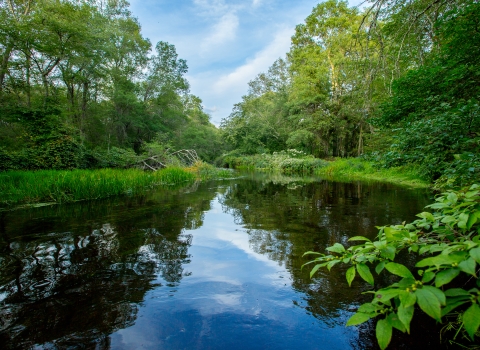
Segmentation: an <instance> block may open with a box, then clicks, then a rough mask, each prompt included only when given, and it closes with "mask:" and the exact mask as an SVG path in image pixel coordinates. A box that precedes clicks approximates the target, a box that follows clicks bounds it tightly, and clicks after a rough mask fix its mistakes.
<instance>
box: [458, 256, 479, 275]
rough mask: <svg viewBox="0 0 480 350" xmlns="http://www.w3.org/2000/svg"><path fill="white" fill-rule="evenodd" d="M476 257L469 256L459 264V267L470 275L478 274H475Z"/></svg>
mask: <svg viewBox="0 0 480 350" xmlns="http://www.w3.org/2000/svg"><path fill="white" fill-rule="evenodd" d="M475 265H476V262H475V259H473V258H469V259H467V260H464V261H462V262H461V263H460V264H458V268H459V269H460V270H462V271H463V272H465V273H468V274H469V275H472V276H476V274H475Z"/></svg>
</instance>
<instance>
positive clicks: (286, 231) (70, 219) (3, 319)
mask: <svg viewBox="0 0 480 350" xmlns="http://www.w3.org/2000/svg"><path fill="white" fill-rule="evenodd" d="M428 196H429V194H428V193H426V192H425V191H423V190H408V189H405V188H399V187H395V186H393V185H385V184H364V183H363V184H362V183H334V182H328V181H323V180H316V181H308V180H307V181H305V180H299V179H291V178H286V177H281V176H276V177H272V176H266V175H261V176H257V175H250V176H247V177H245V178H241V179H236V180H229V181H218V182H208V183H201V184H196V185H195V186H193V187H191V188H187V189H183V190H180V191H170V192H166V191H158V192H154V193H150V194H149V195H148V196H144V197H131V198H128V197H127V198H120V199H111V200H106V201H95V202H88V203H87V202H85V203H78V204H72V205H63V206H56V207H43V208H36V209H29V210H17V211H12V212H3V213H0V217H1V219H0V344H3V345H2V346H3V347H4V348H6V349H14V348H21V349H25V348H40V349H43V348H47V349H55V348H59V349H65V348H72V349H73V348H92V349H94V348H98V349H110V348H111V349H134V348H146V349H365V348H371V349H375V348H376V345H375V341H374V335H373V330H372V327H371V325H364V326H362V327H360V328H355V327H348V328H345V327H344V324H345V322H346V320H347V319H348V317H349V316H350V315H351V314H352V312H353V311H354V310H355V307H356V306H358V303H359V302H361V301H362V300H363V298H365V297H363V296H362V294H361V292H363V291H366V290H368V288H369V287H368V285H366V284H365V283H362V282H361V281H359V280H356V281H355V282H354V283H353V286H352V288H348V285H347V283H346V281H345V278H344V276H343V275H342V271H344V270H342V269H341V268H334V269H333V270H332V272H331V273H328V272H326V271H321V273H319V274H317V276H316V277H315V278H314V279H312V280H311V279H310V278H309V276H308V269H305V270H304V271H302V270H301V269H300V267H301V265H302V264H303V263H305V262H306V261H307V259H305V258H303V257H302V254H303V253H304V252H305V251H307V250H316V251H324V249H325V247H326V246H328V245H331V244H333V243H335V242H342V243H344V244H345V243H347V240H348V238H349V237H351V236H354V235H364V236H367V237H371V238H373V237H374V236H375V234H376V229H375V226H378V225H385V224H394V223H400V222H402V221H404V220H407V221H408V220H412V219H413V218H414V215H415V214H416V213H417V212H419V211H421V209H422V208H423V206H424V205H426V204H427V202H428V201H429V198H428ZM404 341H405V338H400V339H398V340H397V343H398V345H397V348H409V347H408V346H407V345H402V344H404V343H403V342H404ZM394 348H395V344H394Z"/></svg>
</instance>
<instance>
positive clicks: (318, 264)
mask: <svg viewBox="0 0 480 350" xmlns="http://www.w3.org/2000/svg"><path fill="white" fill-rule="evenodd" d="M427 208H430V209H433V210H434V211H433V213H431V212H423V213H420V214H418V215H417V216H418V217H419V219H417V220H415V221H413V222H412V223H408V224H405V223H403V224H401V225H393V226H384V227H380V228H379V229H380V231H379V233H378V236H377V238H376V240H374V241H371V240H370V239H368V238H365V237H362V236H357V237H353V238H350V240H349V241H352V242H358V241H363V242H365V243H362V244H358V245H352V246H350V247H344V246H343V245H342V244H340V243H335V244H334V245H333V246H330V247H328V248H326V250H327V251H328V253H327V254H322V253H315V252H307V253H305V254H317V255H318V257H317V258H316V259H314V260H312V261H310V262H309V263H307V264H312V263H313V264H315V266H314V267H313V269H312V270H311V273H310V275H311V276H313V274H315V272H316V271H318V269H320V268H322V267H327V268H328V270H330V269H332V268H333V266H335V265H337V264H348V265H351V267H350V268H349V269H348V270H347V271H346V279H347V282H348V284H349V285H351V284H352V282H353V281H354V279H355V276H356V274H358V275H359V276H360V277H361V278H362V279H363V280H365V281H366V282H367V283H369V284H371V285H372V286H375V287H377V289H376V290H374V291H369V292H367V293H372V294H373V300H372V302H370V303H365V304H362V305H361V306H360V307H359V309H358V311H357V313H356V314H354V315H353V316H352V317H351V318H350V319H349V321H348V322H347V326H354V325H358V324H361V323H364V322H366V321H368V320H370V319H376V321H377V325H376V335H377V340H378V344H379V345H380V347H381V348H382V349H385V348H386V347H387V346H388V344H389V343H390V340H391V338H392V330H393V328H395V329H397V330H399V331H401V332H408V333H410V323H411V321H412V318H413V316H414V313H415V310H417V312H418V309H420V310H422V311H423V312H424V313H426V314H427V315H428V316H430V317H432V318H433V319H435V320H437V321H438V322H442V320H443V321H445V320H446V319H447V320H448V319H449V318H450V319H451V318H452V316H453V319H454V321H453V322H452V323H451V324H450V325H449V326H448V327H447V328H446V329H454V330H455V331H454V332H453V333H454V334H453V336H452V340H451V343H455V342H456V343H462V342H463V343H465V342H467V343H468V342H473V343H475V342H476V341H477V340H478V337H479V336H480V331H479V327H480V290H479V288H480V278H479V276H478V268H479V266H480V265H477V264H480V186H479V185H472V186H471V187H470V188H466V189H464V190H461V191H449V192H446V193H443V194H441V195H439V196H438V197H437V198H436V202H435V203H434V204H431V205H428V206H427ZM401 252H408V253H409V254H410V255H414V256H415V257H416V261H417V263H416V264H414V263H412V264H411V266H408V264H405V265H404V264H400V263H397V262H395V261H396V260H399V259H398V256H399V255H400V253H401ZM401 260H402V261H412V260H411V259H405V258H404V257H403V258H402V259H401ZM413 264H414V265H413ZM373 267H374V269H375V273H376V275H377V276H376V277H375V276H374V274H372V272H371V268H373ZM412 271H413V272H412ZM385 274H388V275H393V276H390V277H391V278H394V279H395V280H396V281H395V283H393V284H390V285H388V286H384V285H382V282H381V279H382V277H384V276H382V275H385ZM391 278H390V279H388V280H389V281H391ZM378 287H380V288H378ZM456 319H460V320H461V322H460V323H459V322H456ZM455 328H457V329H455Z"/></svg>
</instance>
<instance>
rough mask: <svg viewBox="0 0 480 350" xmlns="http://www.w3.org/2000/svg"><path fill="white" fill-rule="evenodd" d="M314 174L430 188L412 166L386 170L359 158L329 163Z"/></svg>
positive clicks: (335, 178) (333, 177)
mask: <svg viewBox="0 0 480 350" xmlns="http://www.w3.org/2000/svg"><path fill="white" fill-rule="evenodd" d="M314 174H315V175H319V176H322V177H325V178H327V179H334V180H373V181H381V182H389V183H394V184H399V185H406V186H410V187H418V188H426V187H431V186H432V184H431V183H430V181H428V180H427V179H425V178H424V177H422V176H421V175H420V173H419V171H418V170H417V169H416V168H415V167H413V166H403V167H395V168H388V169H387V168H381V167H379V166H378V164H376V163H374V162H369V161H365V160H362V159H359V158H347V159H336V160H334V161H329V162H328V165H327V166H324V167H321V168H317V169H315V172H314Z"/></svg>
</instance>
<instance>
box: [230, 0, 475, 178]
mask: <svg viewBox="0 0 480 350" xmlns="http://www.w3.org/2000/svg"><path fill="white" fill-rule="evenodd" d="M479 23H480V5H479V4H478V3H477V2H475V1H430V0H427V1H424V0H416V1H404V0H396V1H392V2H384V1H374V2H372V3H370V6H367V7H365V8H364V9H363V10H359V9H358V8H355V7H349V6H348V4H347V2H345V1H336V0H329V1H326V2H322V3H320V4H318V5H317V6H316V7H315V8H314V9H313V11H312V13H311V14H310V15H309V16H308V17H307V18H306V20H305V23H302V24H299V25H298V26H297V27H296V30H295V35H294V36H293V37H292V41H291V48H290V51H289V52H288V53H287V55H286V57H285V58H280V59H278V60H277V61H275V62H274V63H273V64H272V66H271V67H270V68H269V69H268V71H267V72H264V73H261V74H259V75H258V76H257V77H256V78H255V79H254V80H252V81H251V82H250V83H249V91H248V94H247V95H245V96H243V98H242V101H241V102H239V103H238V104H236V105H235V107H234V110H233V112H232V113H231V115H230V116H229V117H228V118H226V119H224V120H223V123H222V132H223V136H224V139H225V140H226V142H227V145H228V146H229V147H231V155H233V156H234V157H235V156H237V157H238V155H245V154H247V155H248V154H249V155H252V154H262V153H265V154H269V153H272V152H282V151H285V150H297V151H301V152H303V153H305V154H309V155H313V156H314V157H316V158H330V157H362V158H364V159H365V160H370V161H373V162H374V163H375V164H376V166H377V167H378V168H391V167H398V166H404V167H405V166H407V167H408V166H410V167H413V168H415V169H416V171H417V172H418V173H419V175H421V176H423V177H424V178H426V179H428V181H437V183H438V184H441V185H443V186H447V187H448V186H461V185H467V184H469V183H471V182H472V181H474V180H475V179H478V178H479V176H480V172H479V171H480V167H479V164H480V158H479V150H480V134H479V130H480V117H479V111H480V109H479V101H478V98H479V96H480V95H479V92H480V80H479V79H480V66H479V64H480V60H479V59H478V57H480V56H479V54H480V32H479ZM244 162H245V161H244ZM247 162H248V161H247Z"/></svg>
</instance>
